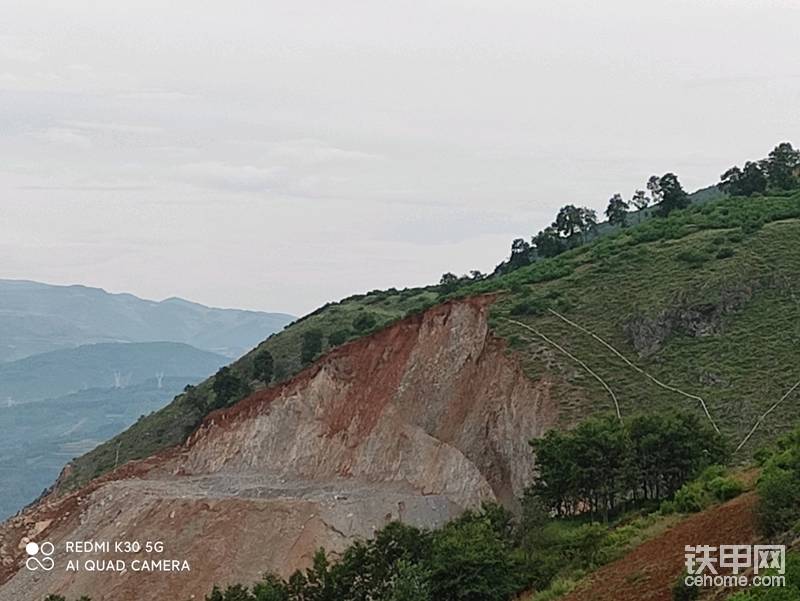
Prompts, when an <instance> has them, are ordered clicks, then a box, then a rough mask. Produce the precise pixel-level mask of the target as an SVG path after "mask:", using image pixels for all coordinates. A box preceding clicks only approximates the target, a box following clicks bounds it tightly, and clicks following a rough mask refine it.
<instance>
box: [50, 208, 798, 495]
mask: <svg viewBox="0 0 800 601" xmlns="http://www.w3.org/2000/svg"><path fill="white" fill-rule="evenodd" d="M798 218H800V193H796V194H794V195H793V196H792V195H786V196H772V197H768V198H755V199H736V198H733V199H723V200H717V201H710V202H708V203H705V204H702V205H700V204H698V205H696V206H694V207H693V208H691V209H688V210H685V211H680V212H678V213H675V214H673V215H671V216H670V217H669V218H667V219H654V220H651V221H648V222H645V223H643V224H641V225H638V226H636V227H631V228H629V229H627V230H625V231H623V232H619V233H617V234H612V235H608V236H605V237H602V238H600V239H598V240H596V241H594V242H593V243H591V244H588V245H586V246H584V247H581V248H578V249H574V250H572V251H570V252H568V253H565V254H564V255H561V256H559V257H557V258H555V259H550V260H545V261H541V262H539V263H536V264H534V265H531V266H529V267H525V268H522V269H519V270H517V271H514V272H512V273H510V274H507V275H505V276H501V277H496V278H491V279H489V280H484V281H481V282H473V283H466V284H463V285H461V286H460V287H459V289H458V290H456V291H455V292H451V293H450V294H448V295H444V294H441V293H440V292H439V291H437V289H436V288H435V287H430V288H426V289H409V290H404V291H396V290H390V291H386V292H373V293H370V294H369V295H366V296H364V295H359V296H354V297H350V298H349V299H345V300H343V301H341V302H340V303H334V304H331V305H327V306H325V307H323V308H321V309H320V310H318V311H316V312H314V313H312V314H311V315H309V316H307V317H306V318H303V319H301V320H298V321H297V322H295V323H294V324H292V325H290V326H288V327H287V328H286V329H285V330H284V331H283V332H281V333H278V334H275V335H273V336H271V337H270V338H269V339H268V340H267V341H265V342H263V343H262V344H261V345H260V346H259V347H258V349H256V350H254V351H253V352H251V353H249V354H248V355H245V356H244V357H243V358H242V359H240V360H239V361H237V362H236V363H234V368H235V369H236V370H237V371H238V372H239V373H241V374H243V375H244V376H245V377H247V376H248V375H249V374H250V373H251V371H252V357H253V355H254V353H255V352H257V351H258V350H260V349H262V348H266V349H269V350H270V352H271V353H272V354H273V356H274V357H275V359H276V369H277V372H278V374H279V375H280V376H281V377H282V378H287V377H290V376H291V374H293V373H296V372H297V371H298V370H299V369H300V368H301V367H302V366H301V364H300V360H299V355H300V346H301V340H302V335H303V333H304V332H306V331H308V330H310V329H314V328H317V329H320V330H322V331H323V333H324V334H325V337H326V342H325V344H326V345H328V342H327V336H329V335H330V334H331V333H333V332H336V331H337V330H341V329H343V328H349V327H351V324H352V321H353V319H354V318H355V317H356V316H357V315H358V314H359V313H362V312H369V313H372V314H374V315H375V316H376V317H377V319H378V322H379V323H378V325H377V326H376V328H379V327H381V326H383V325H386V324H388V323H390V322H392V321H394V320H396V319H399V318H401V317H402V316H403V315H405V314H407V313H409V312H415V311H420V310H422V309H424V308H425V307H427V306H429V305H431V304H432V303H434V302H436V301H437V300H441V299H443V298H447V297H452V296H467V295H471V294H479V293H484V292H491V291H498V290H500V291H506V292H507V293H506V294H504V295H503V296H502V298H501V300H500V301H499V302H498V303H496V305H495V307H494V308H493V311H492V325H493V327H494V330H495V332H496V333H497V334H499V335H501V336H504V337H506V338H507V339H508V340H509V342H510V348H511V349H512V352H515V353H516V354H518V355H519V356H520V358H521V360H522V362H523V365H524V367H525V369H526V371H527V372H528V373H529V374H530V375H531V377H541V376H542V375H545V373H547V372H553V371H555V372H557V373H560V374H562V375H563V376H564V378H563V383H562V384H559V385H558V387H557V389H556V391H555V392H556V394H558V396H559V401H560V404H561V406H562V407H563V413H562V420H563V422H564V424H565V425H566V424H569V423H573V422H574V421H576V420H577V419H579V418H581V417H585V416H586V415H587V414H589V413H593V412H597V411H604V410H609V409H610V408H611V406H612V405H611V401H610V399H609V397H608V394H607V393H606V392H605V391H604V389H603V388H602V387H601V386H600V385H599V384H598V383H597V382H596V381H595V380H594V379H592V378H591V377H590V376H588V374H586V373H585V372H584V371H583V370H582V369H581V368H580V367H578V366H577V365H576V364H575V363H573V362H572V361H571V360H569V359H567V358H566V357H564V356H563V355H561V354H560V353H558V352H557V351H555V350H554V349H552V347H550V346H548V345H546V344H545V343H543V342H542V341H541V340H537V339H536V337H535V336H534V335H532V334H530V333H529V332H527V331H525V330H522V329H521V328H519V327H518V326H514V325H511V324H509V323H508V322H507V321H505V318H508V317H509V316H513V318H514V319H518V320H521V321H524V322H526V323H530V324H532V325H533V326H534V327H536V328H538V329H539V330H541V331H542V332H544V333H545V334H546V335H548V336H551V337H552V338H553V339H555V340H557V341H558V342H559V343H560V344H562V345H564V346H565V347H567V348H568V349H570V350H571V352H573V353H574V354H576V355H578V356H579V357H580V358H581V359H583V360H584V361H586V362H587V363H588V364H589V365H590V366H591V367H592V368H593V369H595V370H596V371H597V372H598V373H599V374H600V375H601V376H602V377H603V378H605V379H606V380H607V381H608V382H609V383H610V385H611V386H612V388H613V389H614V391H615V392H616V393H617V395H618V396H619V399H620V403H621V406H622V411H623V414H630V413H631V412H634V411H638V410H647V409H649V408H653V407H663V406H676V405H677V406H682V407H687V408H688V409H690V410H694V411H699V407H698V406H697V404H696V403H694V402H693V401H690V400H688V399H684V398H682V397H679V396H677V395H675V394H674V393H669V392H667V391H664V390H662V389H660V388H658V387H656V386H654V385H652V384H651V383H649V382H648V381H647V380H646V379H644V378H643V377H642V376H641V375H640V374H638V373H636V372H634V371H633V370H631V368H630V367H628V366H626V365H625V364H624V363H623V362H622V361H621V360H619V359H618V358H616V357H614V356H613V355H612V354H611V353H609V352H608V350H607V349H605V348H604V347H602V346H601V345H600V344H599V343H597V342H595V341H593V340H592V339H591V338H590V337H588V336H586V335H585V334H582V333H580V332H578V331H576V330H574V329H573V328H571V327H570V326H568V325H567V324H565V323H563V322H561V321H559V320H558V319H557V318H555V317H553V316H552V315H550V314H548V313H547V312H546V311H545V309H546V308H547V307H552V308H554V309H556V310H558V311H560V312H561V313H564V314H565V315H566V316H567V317H569V318H570V319H573V320H575V321H576V322H579V323H581V324H582V325H584V326H586V327H588V328H590V329H592V330H593V331H596V332H597V333H598V334H599V335H601V336H602V337H604V338H605V339H607V340H608V341H609V342H611V343H612V344H613V345H614V346H616V347H617V348H619V349H620V350H621V351H622V352H623V353H624V354H625V355H626V356H628V357H629V358H631V359H633V360H634V361H635V362H636V363H637V364H639V365H640V366H641V367H643V368H644V369H646V370H648V371H650V372H652V373H653V374H654V375H656V376H657V377H659V378H661V379H663V380H665V381H667V382H669V383H671V384H673V385H676V386H679V387H681V388H683V389H685V390H687V391H689V392H694V393H696V394H700V395H701V396H703V397H704V398H706V400H707V401H708V402H709V405H710V407H711V410H712V412H713V414H714V415H715V416H716V417H717V421H718V423H719V425H720V427H721V428H722V430H723V431H724V432H725V433H727V434H729V435H730V436H731V439H732V440H733V441H734V442H738V440H739V439H740V438H741V437H742V436H743V434H744V433H745V432H746V431H747V430H748V429H749V427H750V426H751V425H752V423H753V422H754V420H755V419H756V417H757V415H759V414H760V413H761V412H763V411H764V410H765V409H766V408H767V407H768V406H769V405H770V404H771V403H773V402H775V401H776V400H777V399H778V398H779V397H780V395H781V394H782V393H783V391H785V390H786V389H787V388H788V387H789V386H790V385H791V384H793V383H794V381H797V379H800V373H797V368H796V366H797V365H798V363H800V361H799V360H800V345H799V344H798V342H800V338H799V337H798V333H799V332H798V328H800V300H798V299H800V278H799V277H798V274H800V244H798V241H800V220H798ZM721 248H724V249H726V251H727V253H726V252H723V253H720V252H719V251H720V249H721ZM730 252H732V255H731V256H728V257H727V258H717V256H718V255H719V256H720V257H722V256H724V255H725V254H728V253H730ZM742 287H749V288H752V290H753V292H752V297H751V298H750V300H749V301H748V302H747V303H746V304H744V306H742V307H740V308H739V309H738V310H737V311H735V312H732V313H729V314H727V315H725V316H724V318H723V321H722V330H721V333H720V334H719V335H715V336H710V337H703V338H695V337H690V336H688V335H686V334H685V333H681V332H675V333H673V335H671V336H670V337H669V338H668V339H667V341H666V342H665V345H664V348H663V349H662V350H661V351H660V352H659V353H657V354H655V355H653V356H651V357H649V358H647V359H639V358H638V357H637V356H636V352H635V350H634V349H633V347H632V346H631V344H630V343H629V341H628V339H627V338H626V336H625V334H624V326H625V324H626V323H627V322H628V321H629V320H630V319H631V318H632V316H635V315H646V316H655V315H657V314H658V313H659V312H660V311H662V310H666V309H671V308H675V307H676V306H691V305H695V304H698V303H718V302H719V301H720V297H721V296H724V295H725V294H726V293H727V291H730V290H731V289H739V288H742ZM679 299H680V300H679ZM351 329H352V328H351ZM361 334H363V333H358V334H356V333H354V332H352V331H351V337H353V336H356V335H361ZM324 350H325V349H324ZM703 376H705V378H704V379H705V380H706V381H708V380H709V378H712V379H714V378H715V379H717V380H719V382H721V383H720V384H716V385H711V384H703V383H702V382H701V378H703ZM211 382H212V380H211V379H209V380H207V381H206V382H204V383H203V384H201V385H199V386H198V387H197V388H195V389H193V390H192V391H190V392H188V393H186V394H183V395H180V396H178V397H177V398H176V399H175V401H173V403H171V404H170V405H169V406H167V407H166V408H164V409H162V410H161V411H158V412H156V413H154V414H151V415H150V416H148V417H146V418H144V419H142V420H140V421H139V422H138V423H137V424H136V425H134V426H133V427H132V428H130V429H129V430H128V431H126V432H124V433H122V434H120V435H119V436H118V437H116V438H114V439H112V440H111V441H109V442H107V443H105V444H103V445H101V446H99V447H98V448H97V449H95V450H94V451H92V452H90V453H88V454H87V455H85V456H83V457H81V458H79V459H78V460H76V462H75V464H74V466H73V472H72V474H71V476H70V477H69V478H68V480H67V481H66V483H65V484H66V486H67V487H72V486H75V485H78V484H80V483H82V482H85V481H86V480H88V479H90V478H91V477H94V476H96V475H98V474H100V473H103V472H104V471H107V470H108V469H110V468H112V467H113V466H114V463H115V455H116V452H117V449H119V457H120V462H123V461H127V460H129V459H134V458H139V457H144V456H147V455H149V454H151V453H153V452H155V451H157V450H159V449H162V448H165V447H167V446H170V445H174V444H177V443H179V442H181V441H182V440H183V439H184V438H185V436H187V435H188V434H189V433H190V432H191V431H192V430H193V429H194V428H195V427H196V425H197V424H198V423H199V421H200V419H202V417H203V415H204V414H205V412H206V411H207V407H208V405H209V404H210V402H211V400H212V397H213V393H212V392H211ZM798 405H800V404H798V403H797V402H796V400H795V401H793V402H792V401H791V399H790V400H788V401H787V402H786V403H785V404H784V405H783V406H782V407H781V409H780V411H779V412H777V413H776V414H775V415H774V416H773V417H772V418H771V419H769V420H767V422H765V424H764V425H763V428H762V429H761V430H760V431H759V433H758V434H757V435H756V436H755V437H754V440H753V441H752V445H749V448H753V447H754V446H756V445H757V444H758V443H759V442H762V441H763V440H764V439H765V438H766V437H767V436H772V435H774V434H775V433H778V432H782V431H784V430H785V429H786V427H788V425H789V424H791V423H792V422H795V421H797V420H798V418H800V409H799V408H798Z"/></svg>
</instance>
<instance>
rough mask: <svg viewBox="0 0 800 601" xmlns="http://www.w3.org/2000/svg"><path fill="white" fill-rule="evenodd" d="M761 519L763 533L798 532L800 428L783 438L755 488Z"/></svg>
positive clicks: (799, 519)
mask: <svg viewBox="0 0 800 601" xmlns="http://www.w3.org/2000/svg"><path fill="white" fill-rule="evenodd" d="M756 489H757V491H758V495H759V505H758V518H759V525H760V528H761V530H762V532H763V533H764V534H766V535H767V536H775V535H778V534H781V533H784V532H789V531H792V530H794V531H798V529H799V528H798V527H799V526H800V429H797V430H795V431H793V432H791V433H790V434H788V435H787V436H785V437H784V438H782V439H781V440H780V441H778V444H777V449H776V451H775V452H774V453H773V455H772V457H770V458H769V459H768V460H767V462H766V464H765V466H764V470H763V472H762V474H761V478H760V479H759V482H758V485H757V487H756Z"/></svg>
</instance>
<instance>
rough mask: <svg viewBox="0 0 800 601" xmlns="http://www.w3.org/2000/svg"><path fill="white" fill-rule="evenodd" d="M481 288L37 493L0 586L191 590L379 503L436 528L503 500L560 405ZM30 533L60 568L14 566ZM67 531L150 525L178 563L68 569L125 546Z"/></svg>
mask: <svg viewBox="0 0 800 601" xmlns="http://www.w3.org/2000/svg"><path fill="white" fill-rule="evenodd" d="M490 303H491V299H490V298H488V297H484V298H475V299H469V300H466V301H458V302H452V303H447V304H445V305H441V306H438V307H434V308H432V309H430V310H429V311H427V312H425V313H424V314H423V315H419V316H414V317H411V318H408V319H405V320H403V321H401V322H399V323H397V324H395V325H393V326H391V327H389V328H387V329H386V330H383V331H381V332H378V333H376V334H374V335H372V336H369V337H366V338H364V339H361V340H358V341H355V342H353V343H350V344H347V345H344V346H342V347H340V348H339V349H337V350H335V351H333V352H332V353H330V354H328V355H327V356H326V357H324V358H323V359H321V360H320V361H318V362H317V363H316V364H315V365H313V366H311V367H309V368H308V369H306V370H304V371H303V372H301V373H300V374H298V375H297V376H296V377H295V378H294V379H292V380H291V381H289V382H287V383H286V384H284V385H281V386H277V387H274V388H270V389H267V390H264V391H261V392H258V393H256V394H254V395H252V396H251V397H249V398H248V399H245V400H244V401H242V402H241V403H239V404H238V405H236V406H235V407H233V408H231V409H228V410H226V411H221V412H216V413H214V414H211V415H210V416H209V417H208V418H207V419H206V421H205V422H204V424H203V425H202V426H201V428H200V429H199V430H198V431H197V432H196V433H195V434H193V435H192V436H191V437H190V439H189V440H188V441H187V443H186V444H185V445H183V446H181V447H179V448H176V449H172V450H169V451H167V452H165V453H162V454H160V455H158V456H154V457H151V458H149V459H147V460H144V461H141V462H136V463H132V464H128V465H126V466H123V467H122V468H120V469H118V470H116V471H115V472H114V473H112V474H110V475H107V476H105V477H103V478H101V479H98V480H96V481H94V482H92V483H90V484H89V485H88V486H86V487H84V488H83V489H82V490H79V491H77V492H75V493H72V494H69V495H67V496H64V497H60V498H55V497H53V496H51V497H48V498H45V499H43V500H42V501H40V502H39V503H37V504H36V505H35V506H33V507H31V508H29V509H27V510H26V511H24V512H23V513H22V514H21V515H19V516H16V517H14V518H12V519H11V520H9V521H7V522H6V523H5V524H3V525H2V526H0V601H34V600H36V601H40V600H41V599H42V598H43V597H44V596H45V595H46V594H48V593H59V594H63V595H66V596H67V597H77V596H79V595H82V594H87V595H89V596H91V597H92V598H93V599H94V601H105V600H114V601H129V600H130V601H133V600H136V601H148V600H153V601H156V600H158V601H171V600H176V601H183V600H185V599H188V598H191V597H195V598H202V597H203V595H204V594H205V593H207V592H208V590H209V589H210V588H211V586H212V585H213V584H214V583H220V584H226V583H230V582H245V583H247V582H252V581H255V580H258V579H259V578H260V576H261V574H263V572H264V571H267V570H273V571H276V572H279V573H281V574H283V575H286V574H288V573H289V572H291V571H292V570H294V569H296V568H298V567H302V566H305V565H307V564H308V562H309V559H310V557H311V554H312V553H313V552H314V550H315V549H317V548H319V547H320V546H323V547H325V548H327V549H329V550H332V551H334V552H337V551H341V550H342V549H343V548H344V547H345V546H346V545H347V544H348V543H349V542H351V541H352V540H353V539H355V538H358V537H369V536H370V535H371V534H372V533H373V532H374V531H375V529H378V528H381V527H382V526H383V525H384V524H385V523H387V522H388V521H390V520H393V519H402V520H403V521H405V522H407V523H411V524H414V525H418V526H424V527H435V526H438V525H440V524H442V523H443V522H445V521H446V520H448V519H450V518H452V517H454V516H456V515H458V514H459V513H460V512H461V511H463V510H464V509H465V508H468V507H475V506H477V505H478V504H479V503H480V502H482V501H485V500H495V499H497V500H500V501H501V502H503V503H505V504H506V505H508V506H511V507H513V504H514V498H515V497H516V496H519V495H520V493H521V492H522V488H523V486H524V483H525V482H526V481H527V480H528V479H529V477H530V474H531V471H532V469H533V457H532V454H531V453H530V449H529V445H528V441H529V440H530V439H531V438H532V437H536V436H540V435H541V434H542V433H543V432H544V431H546V430H547V429H548V428H550V427H552V426H553V425H554V424H555V423H556V419H557V406H556V403H555V401H554V400H553V399H551V396H550V389H551V381H550V380H548V379H543V380H540V381H537V382H532V381H530V380H529V379H527V378H526V377H525V375H524V374H523V373H522V370H521V369H520V367H519V365H518V364H517V363H516V361H515V360H514V359H513V358H511V357H510V356H508V354H507V353H506V352H505V349H504V346H503V344H502V342H501V341H500V340H498V339H495V338H493V337H492V336H491V335H490V334H489V333H488V326H487V320H486V313H487V309H488V305H489V304H490ZM28 540H36V541H38V542H42V541H51V542H52V543H54V544H55V546H56V553H55V555H54V559H55V561H56V569H54V570H52V571H50V572H43V571H35V572H32V571H28V570H27V569H25V568H24V559H25V555H24V546H25V543H27V542H28ZM76 540H97V541H109V542H111V543H112V544H113V543H114V542H116V541H140V542H141V543H143V544H144V543H145V542H147V541H163V542H164V543H165V551H164V553H163V554H161V555H160V556H156V555H151V556H150V558H153V559H154V558H157V557H160V558H162V559H178V560H184V559H185V560H187V561H188V562H189V563H190V565H191V572H188V573H186V572H173V573H141V572H138V573H133V572H131V571H130V570H129V571H127V572H125V573H108V572H105V573H97V572H86V571H81V572H68V571H66V570H65V567H66V565H67V562H68V561H69V560H75V559H80V560H82V561H83V560H86V559H89V558H91V559H116V558H119V557H122V556H120V555H115V554H114V553H108V554H107V553H100V554H93V555H77V554H71V555H70V554H67V553H66V552H65V546H66V543H67V542H68V541H76ZM134 557H136V558H139V559H141V558H144V557H147V556H146V555H145V554H139V555H136V556H128V557H127V559H128V560H130V559H133V558H134Z"/></svg>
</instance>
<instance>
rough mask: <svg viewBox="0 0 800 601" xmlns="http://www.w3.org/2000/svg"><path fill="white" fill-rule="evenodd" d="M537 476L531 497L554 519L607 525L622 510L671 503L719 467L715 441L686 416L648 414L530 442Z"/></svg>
mask: <svg viewBox="0 0 800 601" xmlns="http://www.w3.org/2000/svg"><path fill="white" fill-rule="evenodd" d="M531 445H532V446H533V449H534V451H535V453H536V465H537V475H536V478H535V480H534V482H533V484H532V486H531V494H533V495H534V496H536V497H538V498H540V499H541V500H542V502H543V503H544V504H545V505H546V506H547V507H548V508H549V510H550V511H552V512H553V513H554V514H555V515H558V516H574V515H577V514H581V513H589V514H591V515H592V516H596V517H602V518H604V519H605V520H608V518H609V516H610V515H614V514H615V513H617V512H618V511H620V510H622V509H630V508H631V507H635V506H640V505H644V504H658V503H659V502H660V501H662V500H664V499H667V498H670V497H672V495H674V494H675V492H676V491H677V490H678V489H679V488H680V487H681V486H682V485H683V484H684V483H686V482H687V481H688V480H690V479H692V478H694V477H696V476H697V475H698V474H699V473H700V472H701V471H702V470H703V469H704V468H706V467H708V466H709V465H712V464H718V463H723V462H724V461H725V459H726V447H725V443H724V440H723V438H722V436H721V435H719V434H718V433H717V432H715V431H714V430H713V429H712V428H711V427H710V426H709V425H708V424H706V423H705V422H704V421H702V420H700V419H698V418H697V417H696V416H694V415H691V414H687V413H653V414H646V415H644V414H643V415H639V416H636V417H633V418H630V419H628V420H625V421H623V422H620V421H619V420H617V419H614V418H611V417H603V418H593V419H589V420H586V421H584V422H582V423H581V424H580V425H578V426H577V427H576V428H574V429H572V430H567V431H559V430H550V431H549V432H547V434H546V435H545V436H544V437H543V438H540V439H537V440H534V441H532V442H531Z"/></svg>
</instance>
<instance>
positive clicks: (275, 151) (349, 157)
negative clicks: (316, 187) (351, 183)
mask: <svg viewBox="0 0 800 601" xmlns="http://www.w3.org/2000/svg"><path fill="white" fill-rule="evenodd" d="M269 156H270V157H272V158H275V159H284V160H291V161H295V162H299V163H332V162H350V161H374V160H380V159H383V158H384V157H383V156H382V155H379V154H373V153H370V152H362V151H360V150H350V149H345V148H340V147H338V146H333V145H330V144H328V143H326V142H323V141H321V140H314V139H299V140H289V141H286V142H280V143H277V144H274V145H272V146H271V148H270V150H269Z"/></svg>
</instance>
